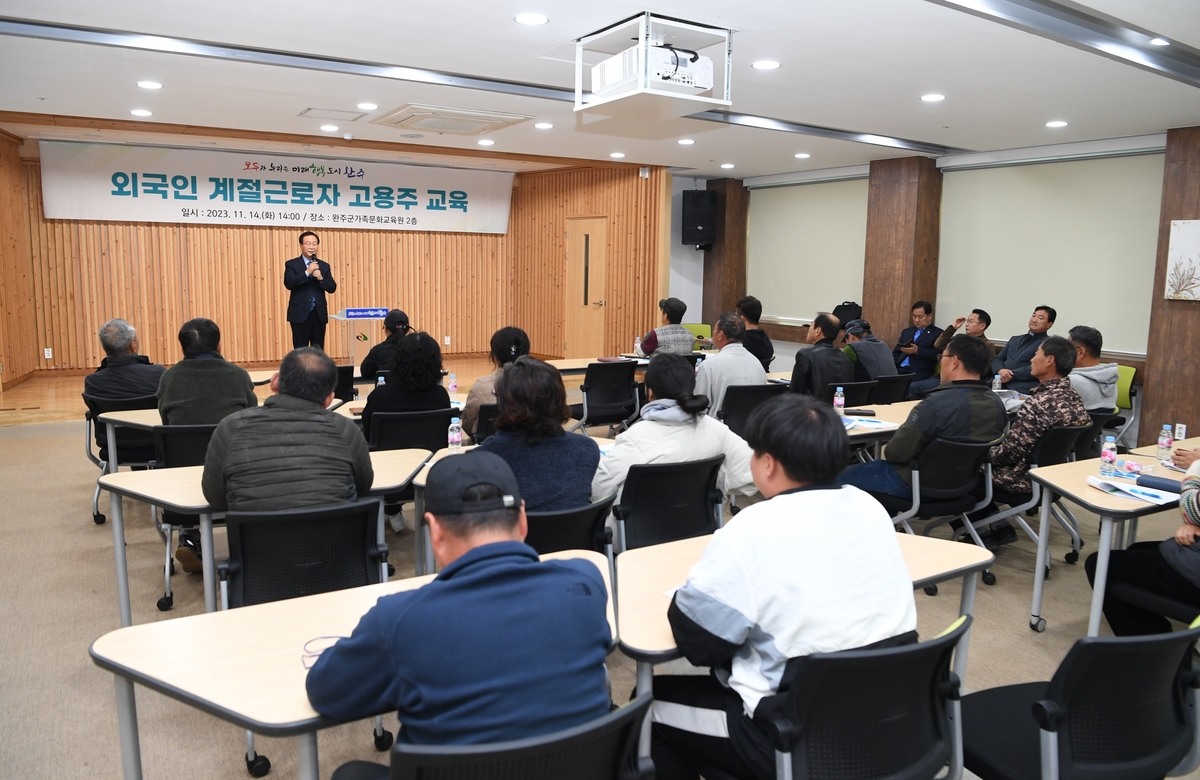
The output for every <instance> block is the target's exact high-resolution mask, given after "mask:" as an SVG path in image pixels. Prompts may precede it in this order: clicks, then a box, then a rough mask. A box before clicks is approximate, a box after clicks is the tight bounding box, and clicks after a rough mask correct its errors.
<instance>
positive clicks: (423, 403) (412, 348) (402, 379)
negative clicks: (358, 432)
mask: <svg viewBox="0 0 1200 780" xmlns="http://www.w3.org/2000/svg"><path fill="white" fill-rule="evenodd" d="M449 407H450V396H449V394H447V393H446V388H444V387H442V348H441V347H439V346H438V343H437V340H436V339H435V338H433V337H432V336H430V335H429V334H428V333H410V334H409V335H407V336H405V337H404V338H402V339H400V341H399V342H397V344H396V356H395V358H393V360H392V365H391V366H390V367H389V368H388V377H387V381H386V382H385V383H384V384H382V385H379V386H378V387H376V388H375V389H374V390H372V391H371V394H370V395H369V396H367V405H366V407H365V408H363V413H362V425H363V435H364V436H366V437H367V441H370V440H371V416H372V415H374V414H375V413H376V412H425V411H429V410H432V409H448V408H449Z"/></svg>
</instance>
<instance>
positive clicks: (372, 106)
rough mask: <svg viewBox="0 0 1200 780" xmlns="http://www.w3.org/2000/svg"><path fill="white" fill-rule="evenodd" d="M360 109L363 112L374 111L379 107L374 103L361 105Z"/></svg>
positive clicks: (359, 105)
mask: <svg viewBox="0 0 1200 780" xmlns="http://www.w3.org/2000/svg"><path fill="white" fill-rule="evenodd" d="M358 107H359V108H361V109H362V110H363V111H374V110H375V109H377V108H379V106H377V105H375V104H374V103H359V104H358Z"/></svg>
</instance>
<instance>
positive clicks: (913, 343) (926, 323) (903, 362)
mask: <svg viewBox="0 0 1200 780" xmlns="http://www.w3.org/2000/svg"><path fill="white" fill-rule="evenodd" d="M940 335H942V329H941V328H939V327H938V326H937V325H934V324H933V304H932V303H930V302H929V301H917V302H916V303H914V304H913V305H912V327H911V328H905V329H904V330H903V331H902V332H901V333H900V340H899V341H898V342H896V347H895V349H893V350H892V358H893V359H894V360H895V361H896V369H897V370H899V372H900V373H901V374H915V375H916V376H915V377H914V378H913V381H914V382H920V381H921V380H922V379H928V378H929V377H931V376H933V367H934V366H936V365H937V362H938V355H939V354H941V353H940V352H939V351H938V349H937V348H936V347H934V346H933V344H934V342H936V341H937V338H938V336H940Z"/></svg>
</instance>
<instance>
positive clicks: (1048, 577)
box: [1046, 566, 1050, 579]
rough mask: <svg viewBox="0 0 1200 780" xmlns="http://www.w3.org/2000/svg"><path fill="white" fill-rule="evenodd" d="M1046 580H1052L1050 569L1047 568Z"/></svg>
mask: <svg viewBox="0 0 1200 780" xmlns="http://www.w3.org/2000/svg"><path fill="white" fill-rule="evenodd" d="M1046 579H1050V567H1049V566H1047V567H1046Z"/></svg>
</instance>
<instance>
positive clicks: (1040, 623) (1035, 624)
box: [1029, 618, 1046, 634]
mask: <svg viewBox="0 0 1200 780" xmlns="http://www.w3.org/2000/svg"><path fill="white" fill-rule="evenodd" d="M1029 628H1030V629H1032V630H1034V631H1036V632H1038V633H1039V634H1040V633H1042V632H1043V631H1045V630H1046V618H1038V619H1037V620H1030V621H1029Z"/></svg>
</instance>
